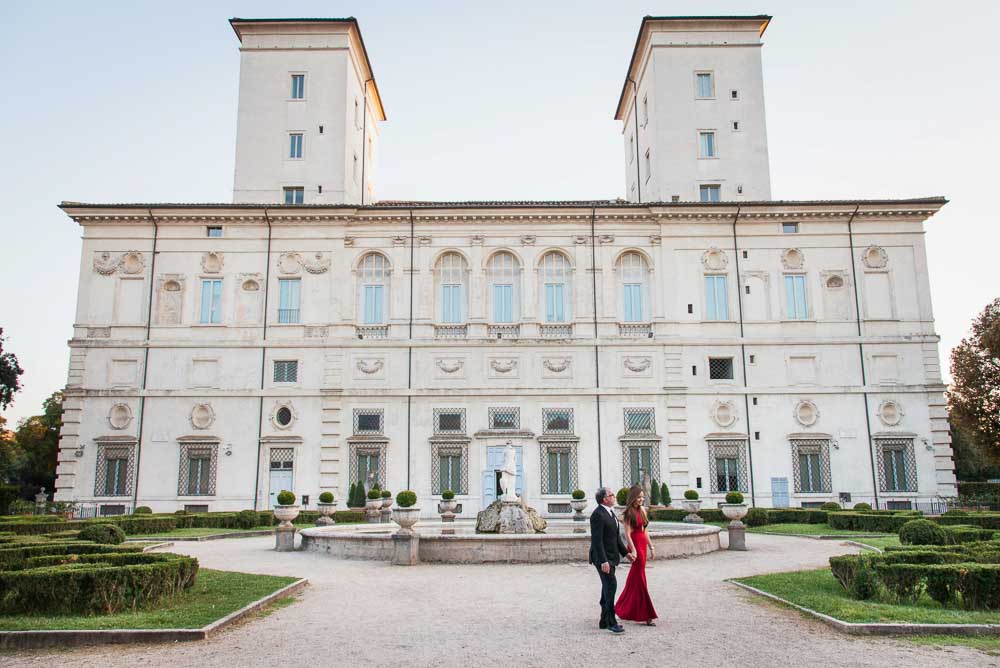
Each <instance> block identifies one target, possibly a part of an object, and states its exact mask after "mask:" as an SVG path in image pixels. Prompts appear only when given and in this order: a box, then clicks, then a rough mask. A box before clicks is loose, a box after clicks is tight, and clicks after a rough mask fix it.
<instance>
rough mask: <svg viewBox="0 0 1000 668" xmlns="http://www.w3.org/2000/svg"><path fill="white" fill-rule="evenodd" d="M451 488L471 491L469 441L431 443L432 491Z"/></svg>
mask: <svg viewBox="0 0 1000 668" xmlns="http://www.w3.org/2000/svg"><path fill="white" fill-rule="evenodd" d="M446 489H450V490H451V491H453V492H455V494H468V493H469V446H468V444H467V443H443V442H432V443H431V493H432V494H440V493H441V492H443V491H444V490H446Z"/></svg>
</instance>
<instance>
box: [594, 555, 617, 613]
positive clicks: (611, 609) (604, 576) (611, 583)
mask: <svg viewBox="0 0 1000 668" xmlns="http://www.w3.org/2000/svg"><path fill="white" fill-rule="evenodd" d="M594 566H596V567H597V574H598V575H599V576H601V621H602V622H604V623H605V624H607V625H608V626H609V627H610V626H615V625H617V624H618V619H617V618H616V617H615V594H617V593H618V578H617V577H615V565H614V564H611V572H610V573H605V572H603V571H602V570H601V565H600V564H594Z"/></svg>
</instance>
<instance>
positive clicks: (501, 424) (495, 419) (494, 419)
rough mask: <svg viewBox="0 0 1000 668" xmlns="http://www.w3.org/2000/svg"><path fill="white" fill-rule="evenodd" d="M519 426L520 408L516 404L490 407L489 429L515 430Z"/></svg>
mask: <svg viewBox="0 0 1000 668" xmlns="http://www.w3.org/2000/svg"><path fill="white" fill-rule="evenodd" d="M520 428H521V409H520V408H517V407H516V406H503V407H501V408H490V429H496V430H499V431H516V430H518V429H520Z"/></svg>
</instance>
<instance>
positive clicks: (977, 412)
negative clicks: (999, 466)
mask: <svg viewBox="0 0 1000 668" xmlns="http://www.w3.org/2000/svg"><path fill="white" fill-rule="evenodd" d="M951 376H952V384H951V389H950V390H949V391H948V394H947V396H948V407H949V409H950V410H951V422H952V424H953V425H954V426H955V427H957V428H958V429H959V430H960V431H961V432H962V435H964V436H967V437H968V444H969V445H971V446H974V447H973V448H966V453H965V454H966V455H969V454H972V455H973V456H975V453H976V452H979V453H981V455H979V456H981V457H983V458H985V459H986V461H985V462H983V464H984V466H982V467H978V468H985V467H986V466H989V465H990V464H991V463H993V464H995V463H996V462H997V461H998V460H1000V299H995V300H994V301H993V302H992V303H990V304H988V305H987V306H986V308H985V309H983V312H982V313H980V314H979V316H978V317H977V318H976V319H975V320H973V322H972V331H971V333H970V335H969V336H968V337H967V338H964V339H962V342H961V343H960V344H958V345H957V346H956V347H955V348H954V350H952V351H951ZM959 438H960V439H961V436H960V437H959ZM963 445H964V444H962V443H960V444H959V448H960V449H961V448H962V447H963Z"/></svg>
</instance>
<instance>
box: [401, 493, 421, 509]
mask: <svg viewBox="0 0 1000 668" xmlns="http://www.w3.org/2000/svg"><path fill="white" fill-rule="evenodd" d="M416 503H417V494H416V492H412V491H410V490H408V489H404V490H403V491H402V492H400V493H399V494H397V495H396V505H397V506H399V507H400V508H410V507H411V506H413V505H414V504H416Z"/></svg>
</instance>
